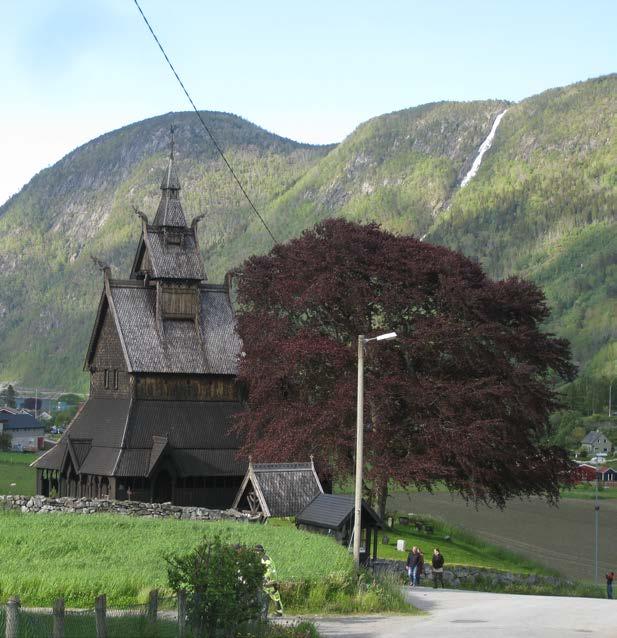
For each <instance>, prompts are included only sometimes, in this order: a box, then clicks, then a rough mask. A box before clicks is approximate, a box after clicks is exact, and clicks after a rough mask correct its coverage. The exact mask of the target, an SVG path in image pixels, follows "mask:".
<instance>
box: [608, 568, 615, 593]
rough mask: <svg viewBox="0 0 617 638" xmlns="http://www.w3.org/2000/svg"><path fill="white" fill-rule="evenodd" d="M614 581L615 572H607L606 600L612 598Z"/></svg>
mask: <svg viewBox="0 0 617 638" xmlns="http://www.w3.org/2000/svg"><path fill="white" fill-rule="evenodd" d="M614 579H615V572H609V573H608V574H606V597H607V598H608V599H612V598H613V580H614Z"/></svg>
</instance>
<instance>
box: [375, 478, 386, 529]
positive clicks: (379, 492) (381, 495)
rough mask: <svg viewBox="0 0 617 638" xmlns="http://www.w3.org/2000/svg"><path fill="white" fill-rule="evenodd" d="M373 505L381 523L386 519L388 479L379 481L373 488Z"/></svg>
mask: <svg viewBox="0 0 617 638" xmlns="http://www.w3.org/2000/svg"><path fill="white" fill-rule="evenodd" d="M375 503H376V505H377V514H379V518H381V520H382V521H383V520H384V519H385V517H386V506H387V504H388V479H387V478H385V479H380V480H379V481H378V482H377V485H376V486H375Z"/></svg>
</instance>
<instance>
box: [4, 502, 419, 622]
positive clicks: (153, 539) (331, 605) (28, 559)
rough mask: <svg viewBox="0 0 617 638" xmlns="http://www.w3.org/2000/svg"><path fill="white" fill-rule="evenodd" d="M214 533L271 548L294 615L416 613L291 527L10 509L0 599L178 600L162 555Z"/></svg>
mask: <svg viewBox="0 0 617 638" xmlns="http://www.w3.org/2000/svg"><path fill="white" fill-rule="evenodd" d="M217 532H218V533H222V534H224V536H225V537H226V538H228V539H229V541H230V542H240V543H245V544H247V545H254V544H256V543H262V544H263V545H264V546H265V547H266V548H267V551H268V553H269V554H270V555H271V557H272V558H273V560H274V561H275V564H276V566H277V570H278V577H279V580H280V582H281V589H282V595H283V599H284V601H285V604H286V608H287V611H288V612H293V613H353V612H364V613H370V612H381V611H396V612H399V613H400V612H403V613H404V612H409V611H410V610H409V607H408V605H406V604H405V602H404V600H403V598H402V596H401V594H400V592H399V591H398V589H397V588H396V587H395V586H394V585H388V584H382V583H372V582H370V581H369V582H368V583H367V584H366V585H363V586H361V587H358V584H357V579H356V578H355V577H354V573H353V566H352V561H351V557H350V555H349V553H348V552H347V550H346V549H345V548H344V547H342V546H340V545H338V544H337V543H336V542H335V541H334V540H333V539H331V538H327V537H325V536H321V535H319V534H310V533H307V532H301V531H298V530H296V529H295V527H293V526H292V525H291V524H290V523H289V522H285V521H283V522H281V523H280V524H276V522H271V523H270V524H268V525H267V526H262V525H249V524H244V523H233V522H223V521H220V522H212V523H204V522H200V521H178V520H164V519H142V518H129V517H122V516H114V515H104V514H97V515H94V516H77V515H75V514H66V515H62V514H52V515H41V514H20V513H17V512H8V511H4V512H2V511H0V538H2V546H3V550H4V551H3V559H2V570H1V572H0V600H2V601H4V600H6V599H7V598H8V597H9V596H11V595H19V596H20V598H21V600H22V604H23V605H26V606H45V607H48V606H50V605H51V604H52V602H53V600H54V599H55V598H57V597H60V596H63V597H64V598H65V600H66V604H67V606H68V607H91V606H92V604H93V600H94V598H95V597H96V596H97V595H98V594H101V593H105V594H107V598H108V604H109V606H110V607H114V606H116V607H117V606H122V607H123V606H126V605H133V604H136V603H143V602H145V601H146V600H147V596H148V592H149V590H151V589H155V588H157V589H159V590H160V591H161V592H162V594H171V593H172V592H170V591H169V589H168V587H167V572H166V563H165V559H164V557H165V555H168V554H170V553H177V552H180V551H186V550H187V549H188V548H190V547H193V546H195V545H196V544H197V543H198V542H199V541H200V540H201V539H202V538H203V537H204V536H207V535H208V534H214V533H217Z"/></svg>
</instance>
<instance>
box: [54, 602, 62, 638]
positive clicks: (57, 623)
mask: <svg viewBox="0 0 617 638" xmlns="http://www.w3.org/2000/svg"><path fill="white" fill-rule="evenodd" d="M53 638H64V598H56V600H54V631H53Z"/></svg>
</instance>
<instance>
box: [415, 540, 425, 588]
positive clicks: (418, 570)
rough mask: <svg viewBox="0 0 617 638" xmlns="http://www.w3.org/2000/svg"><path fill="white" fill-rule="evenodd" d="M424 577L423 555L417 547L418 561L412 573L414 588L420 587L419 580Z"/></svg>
mask: <svg viewBox="0 0 617 638" xmlns="http://www.w3.org/2000/svg"><path fill="white" fill-rule="evenodd" d="M421 576H424V554H423V553H422V550H421V549H420V548H419V547H418V561H417V563H416V568H415V569H414V572H413V584H414V587H419V586H420V578H421Z"/></svg>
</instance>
